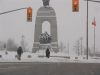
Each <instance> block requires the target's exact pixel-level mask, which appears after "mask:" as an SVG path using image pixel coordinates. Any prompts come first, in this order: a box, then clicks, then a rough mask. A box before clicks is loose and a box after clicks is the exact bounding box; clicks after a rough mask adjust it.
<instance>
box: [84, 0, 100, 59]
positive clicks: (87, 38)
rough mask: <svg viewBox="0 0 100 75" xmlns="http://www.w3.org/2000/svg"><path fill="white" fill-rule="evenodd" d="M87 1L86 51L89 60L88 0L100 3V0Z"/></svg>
mask: <svg viewBox="0 0 100 75" xmlns="http://www.w3.org/2000/svg"><path fill="white" fill-rule="evenodd" d="M84 1H87V26H86V50H87V51H86V53H87V60H88V52H89V51H88V1H90V2H97V3H100V1H95V0H84Z"/></svg>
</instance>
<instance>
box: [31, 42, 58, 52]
mask: <svg viewBox="0 0 100 75" xmlns="http://www.w3.org/2000/svg"><path fill="white" fill-rule="evenodd" d="M47 48H49V49H50V51H53V52H55V53H57V52H59V49H58V44H57V43H50V44H40V43H34V45H33V50H32V52H33V53H36V52H37V51H40V50H46V49H47Z"/></svg>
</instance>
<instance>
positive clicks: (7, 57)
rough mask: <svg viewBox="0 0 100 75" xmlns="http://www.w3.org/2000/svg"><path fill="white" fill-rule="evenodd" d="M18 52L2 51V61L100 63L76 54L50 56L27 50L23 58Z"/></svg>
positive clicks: (0, 57)
mask: <svg viewBox="0 0 100 75" xmlns="http://www.w3.org/2000/svg"><path fill="white" fill-rule="evenodd" d="M16 55H17V54H16V52H8V54H5V51H0V62H63V63H100V59H99V58H98V59H92V58H89V60H86V59H83V58H82V57H79V58H78V59H75V56H70V58H69V57H68V56H67V55H66V54H65V53H51V57H50V58H46V57H45V53H30V52H25V53H23V54H22V57H21V60H18V59H17V57H16Z"/></svg>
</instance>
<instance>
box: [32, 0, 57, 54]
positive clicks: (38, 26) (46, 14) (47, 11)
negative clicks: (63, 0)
mask: <svg viewBox="0 0 100 75" xmlns="http://www.w3.org/2000/svg"><path fill="white" fill-rule="evenodd" d="M49 1H50V0H43V5H44V6H42V7H40V8H39V10H38V11H37V16H36V21H35V32H34V44H33V52H36V51H38V50H41V47H40V46H41V44H40V41H39V39H40V35H41V33H42V24H43V23H44V22H45V21H48V22H49V23H50V34H51V36H52V40H51V43H49V45H48V44H45V45H44V44H42V45H44V46H47V47H49V46H50V47H51V48H52V50H53V51H54V52H57V51H58V37H57V20H56V13H55V10H54V9H53V8H52V7H50V6H49Z"/></svg>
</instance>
